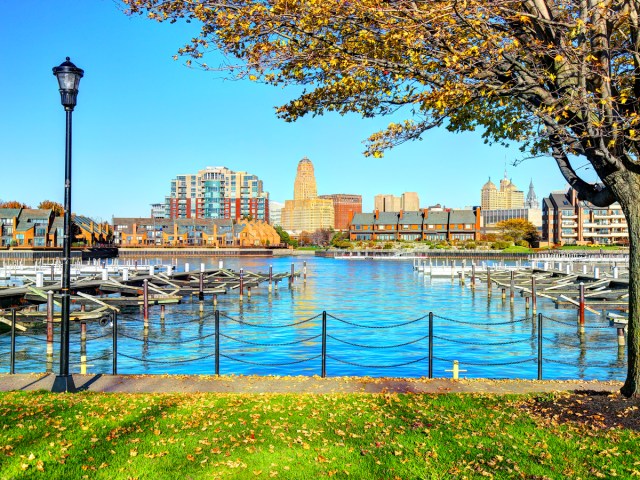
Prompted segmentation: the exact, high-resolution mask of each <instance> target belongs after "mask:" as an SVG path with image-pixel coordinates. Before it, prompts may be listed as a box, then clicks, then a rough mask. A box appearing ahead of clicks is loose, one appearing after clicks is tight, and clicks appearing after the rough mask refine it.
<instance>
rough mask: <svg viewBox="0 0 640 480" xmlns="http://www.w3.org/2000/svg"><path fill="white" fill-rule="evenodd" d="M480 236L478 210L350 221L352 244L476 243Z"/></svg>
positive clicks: (368, 216)
mask: <svg viewBox="0 0 640 480" xmlns="http://www.w3.org/2000/svg"><path fill="white" fill-rule="evenodd" d="M479 233H480V209H479V208H477V209H475V210H440V209H437V210H429V209H425V210H420V211H411V212H403V211H400V212H379V211H376V212H374V213H360V214H356V215H354V217H353V220H352V221H351V225H350V228H349V238H350V239H351V240H352V241H368V240H374V241H385V240H388V241H390V240H407V241H417V240H429V241H439V240H447V241H448V240H459V241H465V240H476V239H477V238H478V235H479Z"/></svg>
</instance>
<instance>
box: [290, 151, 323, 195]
mask: <svg viewBox="0 0 640 480" xmlns="http://www.w3.org/2000/svg"><path fill="white" fill-rule="evenodd" d="M317 196H318V188H317V187H316V176H315V172H314V170H313V163H311V160H309V159H308V158H307V157H304V158H303V159H302V160H300V162H299V163H298V173H297V174H296V180H295V182H294V184H293V199H294V200H309V199H310V198H316V197H317Z"/></svg>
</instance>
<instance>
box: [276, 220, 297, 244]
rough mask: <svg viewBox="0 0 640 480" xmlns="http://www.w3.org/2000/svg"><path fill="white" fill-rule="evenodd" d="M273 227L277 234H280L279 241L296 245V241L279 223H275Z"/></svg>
mask: <svg viewBox="0 0 640 480" xmlns="http://www.w3.org/2000/svg"><path fill="white" fill-rule="evenodd" d="M274 228H275V231H276V232H277V233H278V235H280V242H281V243H284V244H285V245H292V246H294V247H296V246H297V245H298V242H296V241H295V240H292V239H291V237H290V236H289V234H288V233H287V232H286V231H285V230H283V229H282V227H281V226H280V225H276V226H275V227H274Z"/></svg>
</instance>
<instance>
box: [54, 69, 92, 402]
mask: <svg viewBox="0 0 640 480" xmlns="http://www.w3.org/2000/svg"><path fill="white" fill-rule="evenodd" d="M53 74H54V75H55V76H56V77H57V78H58V84H59V85H60V100H61V102H62V106H63V107H64V110H65V112H66V114H67V134H66V143H65V149H64V152H65V155H64V237H63V244H62V251H63V257H64V258H63V260H62V320H61V322H60V374H59V375H58V376H56V379H55V381H54V383H53V389H52V390H53V391H54V392H73V391H74V390H75V385H74V383H73V377H72V376H71V375H70V374H69V309H70V308H69V307H70V303H71V302H70V300H71V298H70V289H71V263H70V257H71V114H72V113H73V109H74V107H75V106H76V99H77V98H78V85H79V84H80V79H81V78H82V76H83V75H84V70H82V69H80V68H78V67H76V66H75V65H74V64H73V63H71V62H70V61H69V57H67V60H66V61H65V62H63V63H62V64H60V66H58V67H53Z"/></svg>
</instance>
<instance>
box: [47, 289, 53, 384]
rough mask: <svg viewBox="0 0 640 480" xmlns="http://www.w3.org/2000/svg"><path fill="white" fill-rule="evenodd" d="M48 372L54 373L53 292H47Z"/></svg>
mask: <svg viewBox="0 0 640 480" xmlns="http://www.w3.org/2000/svg"><path fill="white" fill-rule="evenodd" d="M49 365H51V368H49ZM47 371H48V372H49V371H53V292H52V291H51V290H49V291H48V292H47Z"/></svg>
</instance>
